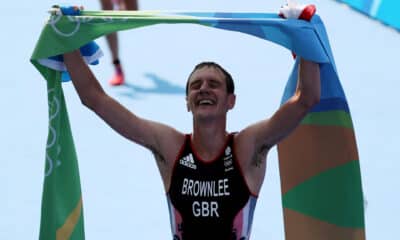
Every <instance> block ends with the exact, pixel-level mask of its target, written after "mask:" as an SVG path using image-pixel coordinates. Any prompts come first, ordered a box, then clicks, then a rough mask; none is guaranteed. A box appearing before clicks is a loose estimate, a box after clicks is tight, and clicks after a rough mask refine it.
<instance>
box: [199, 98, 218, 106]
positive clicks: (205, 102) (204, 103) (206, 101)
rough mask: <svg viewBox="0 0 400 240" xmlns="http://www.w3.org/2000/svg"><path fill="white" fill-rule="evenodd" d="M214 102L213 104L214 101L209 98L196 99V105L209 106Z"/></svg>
mask: <svg viewBox="0 0 400 240" xmlns="http://www.w3.org/2000/svg"><path fill="white" fill-rule="evenodd" d="M214 104H215V102H214V101H212V100H210V99H202V100H199V101H197V105H198V106H211V105H214Z"/></svg>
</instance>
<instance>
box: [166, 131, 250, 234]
mask: <svg viewBox="0 0 400 240" xmlns="http://www.w3.org/2000/svg"><path fill="white" fill-rule="evenodd" d="M233 139H234V138H233V134H230V135H229V138H228V140H227V142H226V144H225V146H224V148H223V149H222V151H221V153H220V154H219V155H218V157H216V158H215V159H214V160H212V161H208V162H205V161H203V160H202V159H201V158H200V157H198V156H197V155H196V151H195V149H193V145H192V142H191V138H190V135H186V140H185V143H184V145H183V146H182V148H181V151H180V153H179V155H178V157H177V160H176V162H175V166H174V169H173V172H172V177H171V185H170V189H169V191H168V192H167V199H168V206H169V213H170V220H171V229H172V235H173V239H174V240H178V239H179V240H197V239H199V240H200V239H201V240H217V239H218V240H233V239H234V240H247V239H249V236H250V230H251V224H252V220H253V213H254V209H255V206H256V202H257V196H255V195H254V194H252V193H251V192H250V190H249V188H248V186H247V184H246V182H245V179H244V177H243V174H242V171H241V169H240V167H239V164H238V162H237V159H236V157H235V154H234V152H235V151H234V148H233V146H234V144H233Z"/></svg>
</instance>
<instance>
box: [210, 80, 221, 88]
mask: <svg viewBox="0 0 400 240" xmlns="http://www.w3.org/2000/svg"><path fill="white" fill-rule="evenodd" d="M209 84H210V88H213V89H215V88H219V87H220V86H221V83H220V82H218V81H217V80H211V81H210V83H209Z"/></svg>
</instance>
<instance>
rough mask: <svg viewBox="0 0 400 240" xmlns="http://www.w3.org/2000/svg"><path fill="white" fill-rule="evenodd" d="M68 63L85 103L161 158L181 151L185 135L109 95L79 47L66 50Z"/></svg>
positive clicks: (65, 55)
mask: <svg viewBox="0 0 400 240" xmlns="http://www.w3.org/2000/svg"><path fill="white" fill-rule="evenodd" d="M64 60H65V64H66V66H67V69H68V72H69V73H70V75H71V78H72V82H73V84H74V87H75V89H76V91H77V92H78V95H79V97H80V99H81V101H82V103H83V104H84V105H85V106H87V107H88V108H90V109H91V110H93V111H94V112H95V113H96V114H97V115H99V116H100V117H101V118H102V119H103V120H104V121H105V122H106V123H107V124H108V125H110V126H111V127H112V128H113V129H114V130H115V131H117V132H118V133H120V134H121V135H123V136H124V137H126V138H128V139H130V140H132V141H134V142H136V143H138V144H140V145H142V146H144V147H147V148H149V149H150V150H151V151H153V153H155V154H156V155H157V159H159V160H168V159H170V158H171V157H169V155H171V156H172V155H174V150H175V149H176V152H177V151H178V149H179V147H180V144H181V143H180V141H182V139H183V135H182V134H181V133H179V132H178V131H176V130H175V129H173V128H171V127H168V126H166V125H163V124H160V123H156V122H152V121H149V120H145V119H142V118H139V117H138V116H136V115H135V114H133V113H132V112H130V111H129V110H128V109H126V108H125V107H124V106H122V105H121V104H120V103H118V102H117V101H115V100H114V99H113V98H111V97H110V96H108V95H107V94H106V93H105V92H104V90H103V88H102V87H101V85H100V84H99V82H98V81H97V79H96V77H95V76H94V75H93V73H92V72H91V70H90V68H89V67H88V66H87V65H86V63H84V60H83V59H82V57H81V54H80V53H79V51H73V52H70V53H66V54H64Z"/></svg>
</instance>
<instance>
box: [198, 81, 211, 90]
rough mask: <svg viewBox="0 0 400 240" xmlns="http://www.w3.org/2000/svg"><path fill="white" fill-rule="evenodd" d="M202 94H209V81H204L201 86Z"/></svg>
mask: <svg viewBox="0 0 400 240" xmlns="http://www.w3.org/2000/svg"><path fill="white" fill-rule="evenodd" d="M199 90H200V93H202V92H207V91H208V90H209V86H208V82H207V81H203V82H202V83H201V85H200V88H199Z"/></svg>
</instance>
